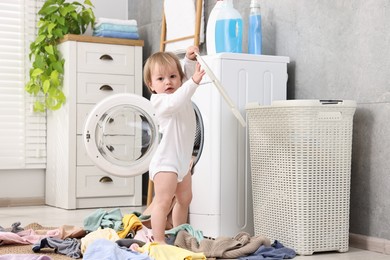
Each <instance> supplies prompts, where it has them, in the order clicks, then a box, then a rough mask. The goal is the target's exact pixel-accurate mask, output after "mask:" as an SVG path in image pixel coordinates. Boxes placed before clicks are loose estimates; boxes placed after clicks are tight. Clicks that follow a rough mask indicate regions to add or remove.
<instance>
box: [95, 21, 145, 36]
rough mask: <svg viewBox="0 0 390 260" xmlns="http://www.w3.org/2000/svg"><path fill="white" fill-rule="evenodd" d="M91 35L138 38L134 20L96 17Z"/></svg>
mask: <svg viewBox="0 0 390 260" xmlns="http://www.w3.org/2000/svg"><path fill="white" fill-rule="evenodd" d="M93 35H94V36H100V37H111V38H124V39H133V40H138V39H139V34H138V27H137V21H136V20H120V19H111V18H97V19H96V22H95V25H94V28H93Z"/></svg>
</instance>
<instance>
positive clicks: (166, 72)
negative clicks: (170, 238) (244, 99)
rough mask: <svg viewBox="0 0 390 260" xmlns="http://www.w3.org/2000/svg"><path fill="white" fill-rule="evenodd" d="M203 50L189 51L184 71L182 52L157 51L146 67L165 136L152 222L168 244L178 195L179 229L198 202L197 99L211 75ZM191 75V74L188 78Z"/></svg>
mask: <svg viewBox="0 0 390 260" xmlns="http://www.w3.org/2000/svg"><path fill="white" fill-rule="evenodd" d="M198 51H199V49H198V48H197V47H196V46H191V47H189V48H188V49H187V52H186V56H185V58H184V71H183V69H182V67H181V64H180V61H179V59H178V58H177V56H176V55H174V54H173V53H170V52H158V53H155V54H153V55H152V56H150V57H149V58H148V60H147V61H146V63H145V67H144V81H145V84H146V85H147V87H148V88H149V90H150V91H151V92H152V95H151V97H150V101H151V103H152V105H153V107H154V109H155V112H156V119H157V123H158V125H159V132H160V133H161V134H162V138H161V141H160V144H159V146H158V148H157V151H156V153H155V154H154V156H153V159H152V161H151V163H150V166H149V176H150V179H151V180H153V183H154V193H155V195H154V198H153V207H152V214H151V225H152V231H153V237H154V241H155V242H158V243H162V244H164V243H165V226H166V222H167V215H168V214H169V212H170V207H171V204H172V200H173V198H175V199H176V203H175V204H174V207H173V209H172V221H173V226H174V227H177V226H179V225H181V224H184V223H187V216H188V208H189V204H190V202H191V200H192V188H191V173H190V171H189V168H190V162H191V159H192V150H193V146H194V139H195V130H196V118H195V112H194V109H193V107H192V102H191V97H192V95H193V94H194V93H195V91H196V89H197V87H198V85H199V82H200V81H201V80H202V77H203V76H204V74H205V72H204V70H202V69H201V67H200V65H199V63H197V62H196V55H195V53H196V52H198ZM191 75H192V77H191ZM188 76H190V77H191V78H189V79H188V80H187V77H188ZM183 82H184V83H183Z"/></svg>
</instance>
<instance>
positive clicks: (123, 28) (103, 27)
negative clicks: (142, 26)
mask: <svg viewBox="0 0 390 260" xmlns="http://www.w3.org/2000/svg"><path fill="white" fill-rule="evenodd" d="M94 30H95V32H100V31H116V32H133V33H134V32H138V27H137V26H130V25H122V24H112V23H102V24H100V25H99V26H96V27H95V28H94Z"/></svg>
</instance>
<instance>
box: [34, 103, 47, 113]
mask: <svg viewBox="0 0 390 260" xmlns="http://www.w3.org/2000/svg"><path fill="white" fill-rule="evenodd" d="M34 111H35V112H45V105H44V104H43V103H42V102H41V101H38V100H37V101H35V102H34Z"/></svg>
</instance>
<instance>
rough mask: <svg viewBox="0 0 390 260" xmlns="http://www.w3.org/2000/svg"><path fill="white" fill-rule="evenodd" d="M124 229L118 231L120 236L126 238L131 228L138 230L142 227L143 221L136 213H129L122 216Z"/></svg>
mask: <svg viewBox="0 0 390 260" xmlns="http://www.w3.org/2000/svg"><path fill="white" fill-rule="evenodd" d="M122 223H123V230H121V231H118V232H117V233H118V236H119V237H120V238H125V237H126V236H127V234H129V233H130V231H131V230H134V231H138V230H140V229H141V228H142V223H141V221H140V220H139V218H138V217H137V216H136V215H135V214H127V215H125V216H124V217H123V218H122Z"/></svg>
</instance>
